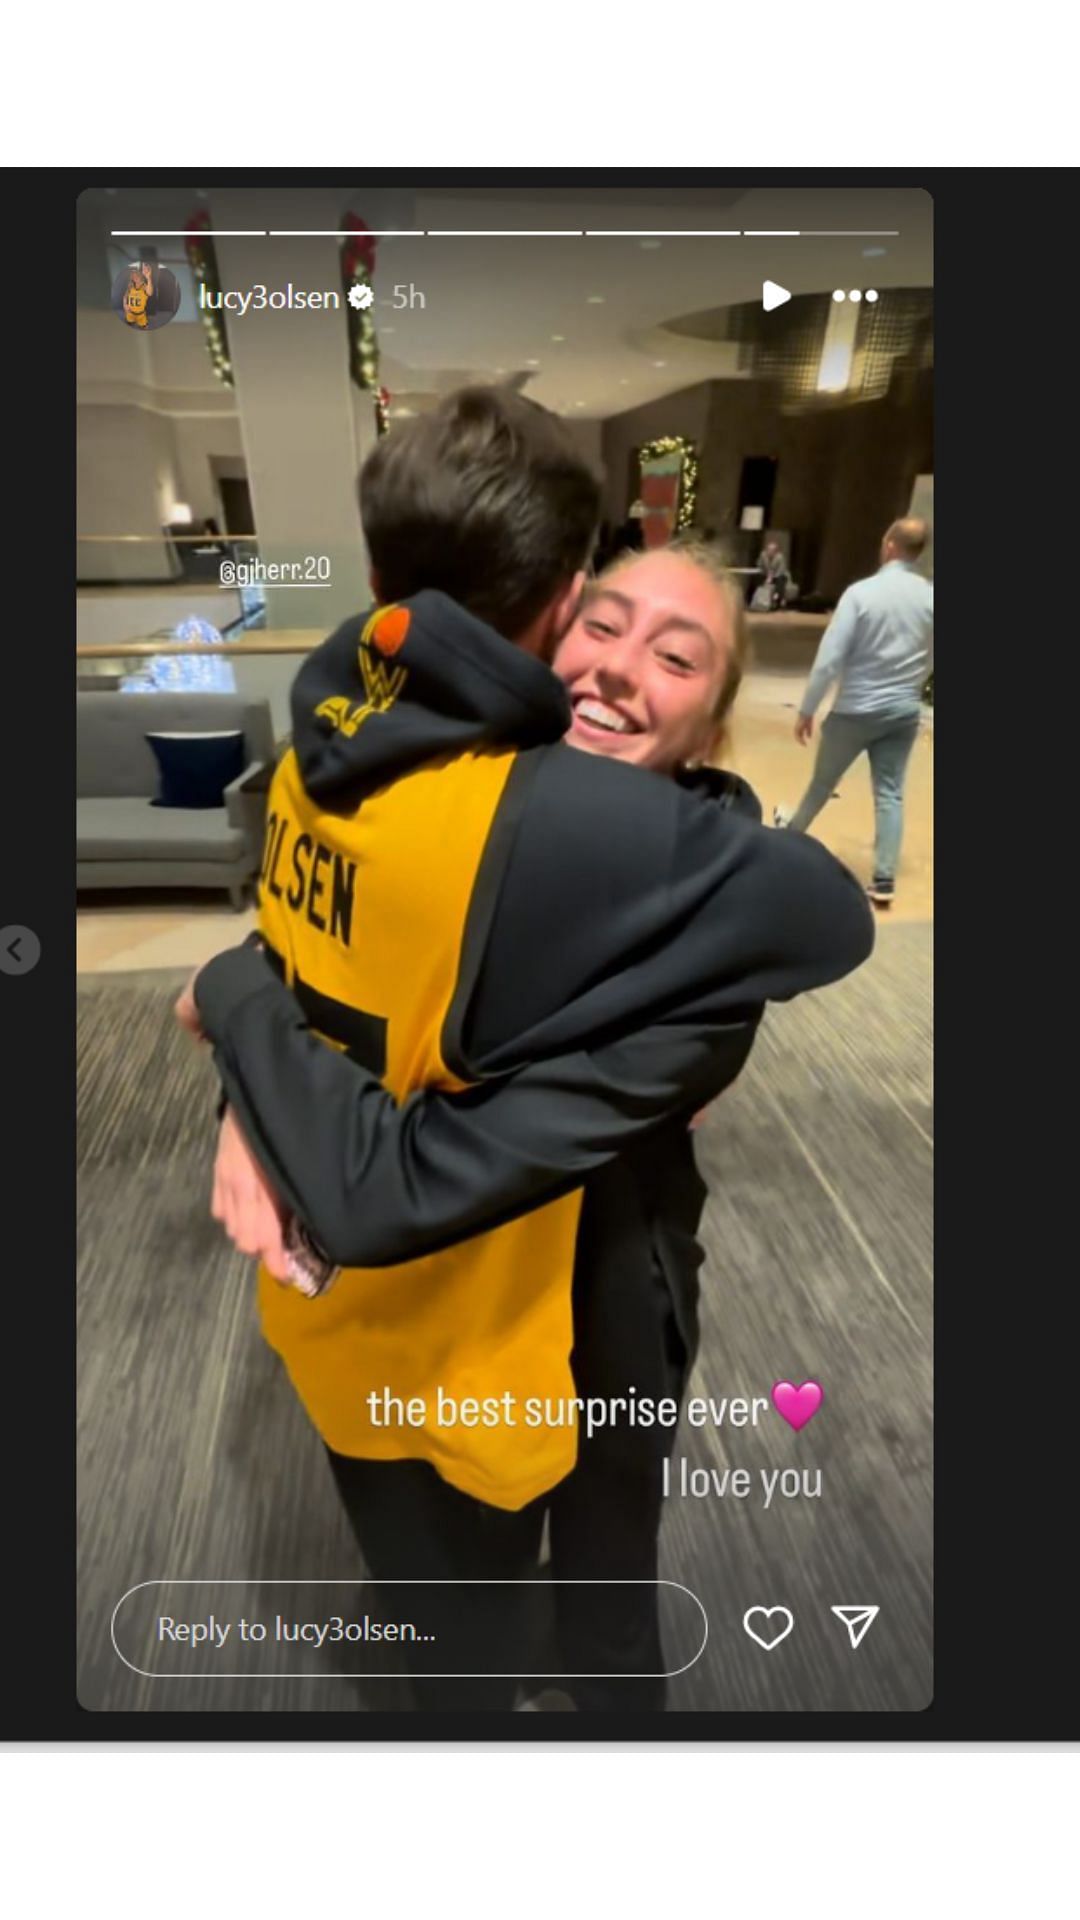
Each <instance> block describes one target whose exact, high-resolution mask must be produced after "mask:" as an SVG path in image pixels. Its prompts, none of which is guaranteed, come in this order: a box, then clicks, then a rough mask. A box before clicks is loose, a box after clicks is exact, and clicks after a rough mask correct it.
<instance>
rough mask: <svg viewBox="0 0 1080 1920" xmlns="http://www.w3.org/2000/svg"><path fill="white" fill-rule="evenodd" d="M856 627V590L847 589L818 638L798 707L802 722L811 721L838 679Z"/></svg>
mask: <svg viewBox="0 0 1080 1920" xmlns="http://www.w3.org/2000/svg"><path fill="white" fill-rule="evenodd" d="M858 624H859V611H858V604H857V601H856V597H855V589H854V587H848V588H847V590H846V592H844V593H842V594H841V595H840V598H839V600H838V601H837V604H836V612H835V613H834V614H833V617H832V619H831V620H830V622H829V624H828V626H827V627H826V629H825V632H824V633H823V634H822V636H821V645H820V646H819V647H818V650H817V657H816V659H815V661H814V664H813V666H812V667H811V669H810V678H809V679H808V681H807V683H806V692H805V693H804V694H803V697H802V700H801V701H800V703H799V713H800V715H801V716H802V718H803V719H804V720H812V719H813V717H814V715H815V713H816V712H817V710H818V708H819V707H820V705H821V702H822V701H823V700H824V698H825V695H826V694H827V693H828V691H829V688H830V687H831V686H832V683H833V681H834V680H838V679H839V678H840V675H841V673H842V672H843V670H844V663H845V661H846V660H847V657H848V654H849V653H850V652H851V649H852V647H853V645H854V643H855V634H856V632H857V630H858Z"/></svg>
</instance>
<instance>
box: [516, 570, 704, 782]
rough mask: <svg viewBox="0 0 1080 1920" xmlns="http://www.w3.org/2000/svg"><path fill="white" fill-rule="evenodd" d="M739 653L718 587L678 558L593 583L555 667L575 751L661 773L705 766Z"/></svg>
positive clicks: (571, 744)
mask: <svg viewBox="0 0 1080 1920" xmlns="http://www.w3.org/2000/svg"><path fill="white" fill-rule="evenodd" d="M733 646H734V634H733V632H732V626H731V616H730V614H729V612H728V607H727V602H726V599H725V597H724V594H723V592H722V591H721V589H720V587H719V586H718V585H717V584H716V582H715V581H713V580H710V578H709V576H708V575H707V574H706V573H703V572H702V570H701V569H700V567H697V566H695V565H694V564H693V562H692V561H690V560H687V559H684V558H683V557H681V556H680V555H679V554H677V553H664V552H658V553H649V554H645V555H644V556H643V557H642V558H641V559H640V560H634V561H631V562H630V563H629V564H628V565H626V566H623V567H620V568H619V569H618V571H617V572H615V573H613V574H611V575H609V576H608V577H607V578H606V579H602V580H593V581H590V583H589V585H588V586H587V587H586V589H585V596H584V599H583V601H582V604H581V609H580V611H579V613H578V615H577V618H576V619H575V621H574V623H573V625H572V626H571V628H570V629H569V631H568V633H567V635H566V638H565V639H564V640H563V642H562V644H561V646H560V647H559V649H558V652H557V653H556V655H555V661H554V667H555V672H556V673H557V674H558V676H559V678H560V680H561V681H562V682H563V684H564V686H565V687H566V690H567V693H568V694H569V695H570V704H571V707H572V708H573V720H572V722H571V725H570V729H569V732H568V733H567V735H566V740H567V743H568V745H570V746H572V747H583V748H584V749H585V750H586V752H588V753H605V754H608V755H610V757H611V758H612V759H617V760H626V761H628V762H629V763H630V765H632V766H637V767H652V768H653V769H654V771H656V772H658V773H673V772H674V771H675V768H676V767H678V766H680V765H682V764H684V763H685V762H686V761H689V760H694V759H699V758H702V757H703V756H704V755H706V754H707V753H708V752H709V751H710V749H711V747H712V745H713V743H714V741H715V738H716V733H717V725H716V720H715V717H714V716H715V713H716V708H717V705H718V702H719V700H720V696H721V694H722V692H723V688H724V682H725V679H726V675H727V666H728V662H729V660H730V658H731V653H732V648H733Z"/></svg>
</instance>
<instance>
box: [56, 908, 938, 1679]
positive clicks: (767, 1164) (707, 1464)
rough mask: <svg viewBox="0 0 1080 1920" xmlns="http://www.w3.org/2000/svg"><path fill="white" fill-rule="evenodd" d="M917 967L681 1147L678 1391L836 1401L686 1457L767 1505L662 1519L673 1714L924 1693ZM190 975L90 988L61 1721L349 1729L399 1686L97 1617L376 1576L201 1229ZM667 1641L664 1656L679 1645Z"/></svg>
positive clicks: (201, 1072)
mask: <svg viewBox="0 0 1080 1920" xmlns="http://www.w3.org/2000/svg"><path fill="white" fill-rule="evenodd" d="M928 946H929V929H928V926H927V925H926V924H925V923H920V922H912V923H909V924H892V925H889V924H887V923H886V924H883V926H882V928H881V932H880V937H879V942H878V947H877V950H876V952H875V954H874V956H873V958H872V960H871V961H870V963H869V964H868V965H867V966H866V967H865V968H864V969H863V970H862V971H861V972H860V973H859V974H857V975H856V976H855V977H854V978H853V979H851V980H849V981H846V982H844V983H843V984H842V985H840V986H839V987H834V988H830V989H828V990H827V991H826V992H823V993H820V994H816V995H812V996H810V997H809V998H806V999H804V1000H802V1001H800V1002H798V1003H796V1004H795V1005H794V1006H792V1007H787V1008H778V1009H775V1010H774V1011H773V1012H772V1013H771V1014H770V1016H769V1019H768V1022H767V1024H766V1028H765V1031H764V1032H763V1034H762V1036H761V1039H760V1040H759V1042H758V1045H757V1047H756V1049H755V1054H754V1057H753V1060H752V1062H751V1064H750V1066H749V1067H748V1069H747V1071H746V1073H745V1074H744V1076H743V1078H742V1080H741V1081H740V1082H739V1083H738V1085H737V1086H736V1087H735V1088H734V1089H733V1091H732V1092H731V1093H730V1094H729V1095H728V1096H727V1097H726V1098H725V1100H724V1101H722V1102H720V1103H718V1105H717V1107H716V1108H715V1109H714V1110H713V1113H712V1115H711V1117H710V1118H709V1120H708V1121H707V1123H706V1125H705V1126H704V1127H703V1128H702V1129H700V1131H699V1134H698V1150H699V1156H700V1161H701V1165H702V1170H703V1172H704V1173H705V1176H706V1179H707V1181H708V1184H709V1188H710V1196H711V1197H710V1200H709V1204H708V1208H707V1212H706V1219H705V1230H704V1239H705V1244H706V1247H707V1250H708V1261H707V1266H706V1269H705V1275H704V1314H703V1344H702V1352H701V1358H700V1361H699V1365H698V1368H697V1372H696V1375H695V1379H694V1383H693V1387H692V1391H693V1392H694V1393H695V1394H700V1395H711V1396H713V1397H719V1396H721V1395H725V1394H727V1395H731V1394H744V1395H746V1396H748V1397H749V1396H752V1395H755V1394H757V1395H767V1394H768V1393H769V1390H770V1387H771V1385H772V1383H773V1382H774V1381H775V1380H777V1379H778V1378H784V1377H786V1378H789V1379H791V1380H793V1381H795V1382H796V1383H798V1382H801V1381H802V1380H804V1379H806V1378H809V1377H812V1378H815V1379H817V1380H819V1381H820V1382H821V1384H822V1386H823V1388H824V1395H825V1399H824V1404H823V1406H822V1409H821V1411H820V1413H819V1414H818V1416H817V1418H816V1419H815V1420H814V1421H813V1423H812V1424H811V1425H810V1426H808V1427H806V1428H804V1429H803V1431H802V1432H801V1433H798V1434H796V1433H794V1432H792V1431H791V1430H790V1429H789V1428H787V1427H786V1426H785V1425H784V1424H783V1423H782V1422H781V1421H780V1420H779V1418H778V1417H776V1416H775V1415H774V1414H771V1413H770V1414H769V1416H768V1417H767V1419H764V1420H763V1421H762V1424H761V1426H760V1427H759V1428H758V1429H756V1430H750V1429H746V1430H744V1431H743V1432H738V1431H734V1430H733V1431H732V1432H731V1433H730V1434H729V1433H727V1432H726V1431H720V1432H716V1431H715V1430H708V1429H706V1430H703V1431H697V1432H694V1433H691V1432H688V1431H686V1432H680V1435H679V1438H678V1442H677V1445H676V1449H675V1455H676V1461H678V1460H679V1459H680V1458H682V1457H684V1456H685V1458H686V1460H687V1462H688V1463H689V1466H690V1467H693V1468H702V1467H704V1468H717V1469H718V1470H719V1471H721V1472H722V1471H723V1469H724V1468H726V1467H740V1466H741V1467H745V1468H746V1469H747V1470H748V1471H749V1472H750V1474H751V1476H752V1486H753V1488H754V1493H753V1496H752V1497H750V1498H747V1499H745V1500H741V1501H737V1500H734V1499H732V1498H730V1497H724V1498H717V1497H715V1496H710V1497H708V1498H704V1499H693V1498H681V1497H673V1498H672V1499H671V1500H670V1502H669V1506H668V1511H667V1515H666V1521H665V1528H664V1535H663V1572H664V1574H665V1576H666V1577H667V1578H668V1579H670V1580H673V1581H678V1582H680V1583H682V1584H685V1585H686V1586H687V1587H689V1588H690V1589H691V1590H692V1591H693V1592H694V1593H695V1594H696V1595H697V1596H698V1597H699V1599H700V1601H701V1603H702V1605H703V1607H704V1609H705V1612H706V1615H707V1617H708V1641H707V1645H706V1646H705V1649H704V1652H703V1653H702V1655H701V1657H700V1658H699V1659H697V1660H696V1662H695V1663H694V1664H693V1665H692V1666H690V1667H689V1668H688V1670H687V1671H686V1672H685V1673H683V1674H681V1675H680V1676H679V1677H678V1678H677V1679H676V1680H674V1682H673V1683H672V1693H671V1702H670V1704H671V1708H672V1710H674V1711H678V1710H689V1711H700V1710H702V1709H724V1710H727V1711H729V1712H745V1711H753V1710H757V1709H765V1710H772V1711H777V1710H782V1709H785V1708H800V1709H805V1710H808V1711H810V1712H813V1711H815V1710H818V1711H820V1710H823V1709H827V1708H840V1707H851V1708H855V1709H863V1710H865V1709H868V1708H896V1709H900V1710H908V1711H911V1710H917V1709H918V1708H920V1707H923V1706H925V1705H926V1704H927V1702H928V1701H929V1698H930V1694H931V1628H930V1609H931V1570H930V1547H931V1512H930V1457H931V1424H930V1420H931V1412H930V1352H931V1305H930V1170H931V1118H930V1087H929V1072H930V1045H929V952H928ZM181 977H182V976H180V975H176V976H175V977H174V976H172V975H170V973H168V972H166V971H141V972H136V973H130V972H128V973H125V972H120V971H111V972H102V973H98V974H94V975H85V976H83V977H82V978H81V980H80V994H79V1044H80V1081H79V1099H80V1160H81V1166H80V1201H79V1209H80V1251H81V1258H80V1273H79V1376H80V1378H79V1436H80V1439H79V1479H80V1651H79V1683H78V1684H79V1699H80V1701H81V1703H82V1705H83V1706H84V1707H86V1708H90V1709H94V1710H106V1711H108V1710H120V1711H136V1712H150V1713H152V1712H153V1710H154V1709H156V1708H167V1709H169V1710H173V1711H175V1710H178V1709H179V1710H182V1711H189V1712H191V1711H194V1712H199V1711H204V1710H207V1709H209V1710H215V1711H219V1712H220V1711H232V1712H244V1711H251V1710H259V1709H264V1708H269V1707H278V1708H280V1707H285V1708H290V1709H299V1710H305V1709H306V1710H313V1711H315V1712H356V1711H364V1710H365V1708H367V1707H370V1706H371V1704H372V1700H371V1694H372V1690H373V1689H375V1690H376V1692H377V1688H378V1687H379V1686H382V1687H383V1688H384V1689H386V1690H385V1691H384V1692H382V1693H378V1694H377V1700H376V1704H378V1705H382V1706H386V1707H393V1706H396V1705H398V1704H399V1701H398V1700H397V1697H396V1696H394V1695H393V1687H394V1683H393V1682H390V1681H387V1682H379V1683H371V1684H370V1685H369V1687H368V1688H367V1689H366V1690H362V1689H361V1688H360V1687H359V1686H358V1685H357V1683H355V1682H354V1681H352V1680H349V1679H342V1678H338V1679H333V1680H326V1679H323V1680H318V1679H309V1678H273V1677H264V1678H258V1679H240V1680H228V1681H225V1680H218V1681H214V1680H185V1681H177V1680H163V1679H153V1678H148V1677H145V1676H144V1675H141V1674H139V1673H136V1672H133V1671H132V1670H131V1668H130V1667H129V1666H127V1665H125V1664H124V1663H123V1661H122V1660H121V1659H120V1658H119V1657H118V1655H117V1653H116V1651H115V1649H114V1646H113V1642H112V1639H111V1635H110V1622H111V1617H112V1614H113V1611H114V1608H115V1607H116V1605H117V1602H118V1601H119V1600H120V1598H121V1596H122V1595H124V1594H125V1593H126V1592H127V1590H128V1589H129V1588H131V1587H132V1586H133V1585H135V1584H136V1583H138V1582H140V1581H148V1580H159V1579H163V1578H170V1579H173V1580H181V1579H185V1580H191V1581H204V1582H208V1581H218V1582H221V1581H225V1580H232V1581H243V1582H246V1583H249V1585H248V1587H247V1588H245V1589H244V1591H245V1592H249V1593H252V1594H258V1593H260V1592H261V1593H262V1596H263V1598H264V1599H266V1598H267V1597H268V1595H270V1593H271V1590H270V1589H268V1588H267V1587H265V1585H264V1583H267V1582H271V1581H277V1580H281V1579H284V1578H289V1577H293V1578H306V1579H308V1580H320V1579H321V1580H350V1579H355V1578H358V1577H359V1576H360V1574H361V1572H362V1568H361V1566H360V1563H359V1560H358V1556H357V1553H356V1549H355V1547H354V1545H353V1542H352V1539H351V1537H350V1535H349V1534H348V1532H347V1529H346V1526H345V1524H344V1521H343V1519H342V1517H341V1514H340V1512H339V1509H338V1506H337V1502H336V1498H335V1495H334V1492H333V1489H332V1487H331V1484H330V1480H329V1475H328V1473H327V1470H326V1467H325V1464H324V1458H323V1454H322V1450H321V1447H320V1444H319V1442H318V1441H317V1439H316V1437H315V1435H314V1434H313V1432H312V1431H311V1429H310V1428H309V1427H308V1424H307V1422H306V1419H305V1417H304V1415H303V1414H302V1413H301V1411H300V1409H299V1407H298V1405H297V1403H296V1401H295V1399H294V1397H293V1395H292V1392H291V1390H290V1388H289V1386H288V1384H287V1382H286V1381H285V1379H284V1377H283V1375H282V1374H281V1372H280V1370H279V1367H278V1364H277V1362H276V1360H275V1359H274V1357H273V1356H272V1355H271V1354H270V1352H269V1351H268V1349H267V1348H266V1347H265V1346H264V1345H263V1344H262V1341H261V1339H260V1337H259V1334H258V1331H257V1328H256V1324H255V1315H254V1306H253V1289H252V1284H251V1274H250V1272H249V1270H248V1267H247V1263H245V1262H244V1261H243V1260H241V1259H240V1258H239V1257H238V1256H236V1255H234V1254H233V1253H232V1251H231V1250H229V1249H227V1248H226V1247H225V1246H224V1245H223V1243H222V1242H221V1240H220V1238H219V1236H218V1234H217V1231H216V1229H215V1228H214V1226H213V1223H212V1222H211V1221H210V1219H209V1217H208V1212H207V1205H208V1172H209V1165H210V1155H211V1137H212V1127H211V1116H212V1111H213V1105H214V1083H213V1078H212V1073H211V1070H210V1067H209V1064H208V1062H207V1059H206V1057H205V1055H204V1054H202V1053H200V1052H199V1051H198V1050H197V1049H195V1048H193V1047H192V1046H191V1045H190V1043H189V1042H187V1041H186V1040H185V1039H184V1038H183V1036H181V1035H180V1034H179V1033H178V1032H177V1031H176V1030H175V1029H174V1028H173V1026H172V1023H171V1021H170V1018H169V1005H170V1001H171V998H172V996H173V994H174V992H175V988H176V985H177V984H178V982H179V979H180V978H181ZM791 1468H795V1469H797V1470H798V1472H799V1474H801V1473H802V1472H803V1471H804V1470H807V1471H809V1472H810V1473H811V1474H813V1473H815V1472H816V1471H817V1470H820V1472H821V1476H822V1492H821V1495H820V1497H818V1498H806V1497H805V1496H804V1495H802V1494H800V1495H799V1496H798V1497H786V1496H785V1493H784V1492H783V1491H781V1490H780V1487H779V1486H778V1488H777V1491H776V1492H775V1493H774V1497H773V1501H772V1504H771V1506H770V1507H769V1508H768V1510H766V1509H765V1507H764V1505H763V1499H762V1493H761V1482H760V1475H761V1473H762V1470H764V1471H765V1472H766V1474H771V1473H772V1471H773V1470H774V1469H781V1470H783V1469H791ZM787 1484H788V1485H790V1484H791V1482H790V1480H789V1481H788V1482H787ZM192 1591H194V1590H192ZM216 1591H217V1594H218V1595H219V1596H220V1594H221V1589H220V1588H218V1589H217V1590H216ZM240 1591H241V1590H240V1589H234V1593H239V1592H240ZM273 1591H274V1592H276V1591H277V1590H276V1589H275V1590H273ZM207 1598H208V1599H210V1598H211V1596H209V1595H208V1596H207ZM849 1604H851V1605H868V1604H872V1605H877V1606H879V1607H880V1609H881V1612H880V1615H879V1617H878V1618H877V1620H876V1621H875V1622H874V1624H873V1626H872V1627H871V1629H870V1631H869V1633H868V1634H867V1636H866V1638H865V1640H864V1641H863V1642H862V1644H861V1646H860V1647H859V1648H858V1650H857V1651H853V1650H852V1649H851V1647H850V1645H849V1643H848V1638H847V1634H846V1631H845V1629H844V1627H843V1626H842V1625H841V1623H840V1622H839V1621H838V1620H837V1619H836V1618H834V1617H833V1616H832V1615H831V1613H830V1608H831V1607H832V1606H833V1605H849ZM756 1606H763V1607H774V1606H786V1607H788V1608H789V1609H790V1610H791V1612H792V1614H793V1616H794V1621H795V1625H794V1629H793V1631H792V1632H791V1633H790V1634H789V1635H788V1637H787V1638H786V1639H785V1641H784V1642H783V1644H781V1645H779V1646H777V1647H776V1648H774V1649H773V1650H772V1651H771V1652H766V1651H764V1650H763V1649H761V1648H760V1647H758V1646H757V1645H755V1644H754V1642H753V1641H752V1640H751V1639H750V1638H749V1637H748V1636H747V1634H746V1633H745V1632H744V1631H743V1627H742V1619H743V1615H744V1613H745V1612H746V1610H747V1609H748V1608H749V1607H756ZM670 1635H671V1639H672V1642H673V1644H674V1643H675V1642H678V1643H679V1644H680V1645H681V1644H682V1638H683V1635H682V1630H681V1626H680V1623H679V1622H678V1621H676V1620H674V1619H672V1621H671V1623H670ZM673 1664H675V1663H674V1662H673Z"/></svg>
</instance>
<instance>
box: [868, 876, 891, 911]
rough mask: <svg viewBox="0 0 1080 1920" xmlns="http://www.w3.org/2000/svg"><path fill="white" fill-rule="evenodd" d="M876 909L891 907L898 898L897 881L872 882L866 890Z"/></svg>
mask: <svg viewBox="0 0 1080 1920" xmlns="http://www.w3.org/2000/svg"><path fill="white" fill-rule="evenodd" d="M866 891H867V893H868V895H869V897H870V899H871V900H872V901H873V903H874V905H875V907H891V906H892V903H893V901H894V900H895V898H896V882H895V880H871V882H870V885H869V886H868V887H867V889H866Z"/></svg>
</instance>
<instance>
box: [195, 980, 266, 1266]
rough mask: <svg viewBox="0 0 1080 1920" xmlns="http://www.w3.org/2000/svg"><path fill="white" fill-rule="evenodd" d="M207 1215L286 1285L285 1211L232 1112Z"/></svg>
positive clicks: (223, 1135)
mask: <svg viewBox="0 0 1080 1920" xmlns="http://www.w3.org/2000/svg"><path fill="white" fill-rule="evenodd" d="M178 1017H179V1009H178ZM210 1211H211V1213H212V1214H213V1216H214V1219H215V1220H219V1221H220V1222H221V1225H222V1226H223V1227H224V1229H225V1232H226V1234H227V1235H228V1237H229V1239H230V1240H231V1241H232V1243H233V1246H234V1247H235V1248H236V1249H237V1251H238V1252H239V1253H246V1254H248V1255H250V1257H251V1258H252V1259H259V1260H261V1261H262V1262H263V1264H264V1266H265V1267H266V1268H267V1269H268V1271H269V1272H270V1273H272V1274H273V1276H274V1279H275V1280H281V1281H286V1282H287V1281H288V1280H289V1278H290V1274H289V1257H288V1254H287V1253H286V1251H285V1222H286V1218H287V1211H286V1209H285V1208H284V1207H283V1205H282V1203H281V1201H280V1200H279V1199H278V1197H277V1195H276V1193H275V1192H274V1190H273V1188H272V1187H271V1185H270V1183H269V1181H268V1180H267V1178H266V1175H265V1174H264V1172H263V1170H262V1168H261V1167H260V1165H259V1163H258V1161H257V1160H256V1158H255V1155H254V1154H253V1153H252V1151H251V1148H250V1147H249V1146H248V1143H247V1141H246V1140H245V1138H244V1135H243V1133H242V1132H241V1130H240V1125H239V1122H238V1120H237V1118H236V1115H235V1114H234V1113H233V1110H232V1108H231V1107H226V1109H225V1116H224V1119H223V1120H222V1122H221V1132H220V1134H219V1136H218V1150H217V1159H216V1161H215V1162H214V1194H213V1199H212V1201H211V1205H210Z"/></svg>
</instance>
